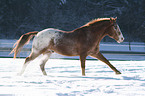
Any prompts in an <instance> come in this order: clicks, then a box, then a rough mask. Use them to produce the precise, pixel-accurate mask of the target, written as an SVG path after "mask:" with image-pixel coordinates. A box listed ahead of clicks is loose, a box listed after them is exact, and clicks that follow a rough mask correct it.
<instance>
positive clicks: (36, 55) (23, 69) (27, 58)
mask: <svg viewBox="0 0 145 96" xmlns="http://www.w3.org/2000/svg"><path fill="white" fill-rule="evenodd" d="M39 55H40V53H38V52H34V51H32V52H31V54H30V55H29V56H28V57H26V59H25V62H24V64H23V67H22V69H21V72H20V73H18V75H22V74H23V73H24V71H25V69H26V67H27V65H28V64H29V63H30V61H32V60H34V59H35V58H36V57H38V56H39Z"/></svg>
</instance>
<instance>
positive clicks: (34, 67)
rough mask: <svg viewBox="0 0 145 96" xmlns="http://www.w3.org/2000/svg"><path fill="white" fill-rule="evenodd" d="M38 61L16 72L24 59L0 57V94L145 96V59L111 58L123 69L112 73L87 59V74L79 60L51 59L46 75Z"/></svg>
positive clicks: (12, 95)
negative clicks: (23, 70) (82, 69)
mask: <svg viewBox="0 0 145 96" xmlns="http://www.w3.org/2000/svg"><path fill="white" fill-rule="evenodd" d="M38 61H39V58H37V59H36V60H34V61H33V62H32V63H31V64H29V65H28V67H27V69H26V71H25V73H24V74H23V75H22V76H17V75H16V74H17V73H18V72H19V71H20V69H21V67H22V65H23V63H24V59H12V58H0V66H1V67H0V96H145V75H144V72H145V61H117V60H116V61H110V62H111V63H112V64H113V65H114V66H115V67H116V68H117V69H118V70H120V71H121V72H122V74H121V75H115V73H114V72H113V71H112V70H111V69H110V68H108V66H107V65H105V64H104V63H102V62H101V61H97V60H87V61H86V76H81V69H80V61H79V60H67V59H50V60H49V61H48V62H47V64H46V68H45V69H46V72H47V74H48V76H43V75H42V72H41V71H40V68H39V64H38V63H37V62H38Z"/></svg>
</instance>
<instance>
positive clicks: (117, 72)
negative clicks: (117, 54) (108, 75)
mask: <svg viewBox="0 0 145 96" xmlns="http://www.w3.org/2000/svg"><path fill="white" fill-rule="evenodd" d="M90 56H92V57H95V58H98V59H99V60H101V61H102V62H104V63H106V64H107V65H108V66H109V67H110V68H111V69H112V70H113V71H114V72H115V73H116V74H121V72H119V71H118V70H117V69H116V68H115V67H114V66H113V65H112V64H111V63H110V62H109V61H108V60H107V59H106V58H105V57H104V56H103V55H102V54H101V53H100V52H99V53H98V54H91V55H90Z"/></svg>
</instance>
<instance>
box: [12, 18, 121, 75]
mask: <svg viewBox="0 0 145 96" xmlns="http://www.w3.org/2000/svg"><path fill="white" fill-rule="evenodd" d="M116 19H117V17H116V18H113V17H110V18H98V19H95V20H92V21H90V22H88V23H87V24H85V25H83V26H81V27H79V28H77V29H75V30H73V31H62V30H59V29H54V28H48V29H44V30H42V31H40V32H38V31H34V32H29V33H26V34H23V35H22V36H21V37H20V39H19V40H18V41H17V42H16V43H15V48H14V49H13V50H12V51H11V53H13V52H14V58H16V55H17V53H18V52H19V51H20V49H22V47H23V46H24V45H25V44H26V43H27V42H28V41H29V40H30V39H31V38H32V37H33V36H35V37H34V40H33V44H32V51H31V54H30V55H29V56H28V57H26V59H25V62H24V65H23V67H22V70H21V72H20V73H19V75H22V74H23V73H24V71H25V69H26V66H27V65H28V64H29V63H30V61H32V60H34V59H35V58H36V57H38V56H39V55H40V54H43V58H42V59H41V60H40V68H41V70H42V73H43V75H47V74H46V71H45V68H44V67H45V64H46V62H47V61H48V59H49V57H50V55H51V54H52V53H53V52H56V53H58V54H62V55H65V56H79V57H80V61H81V69H82V75H83V76H85V61H86V57H87V56H91V57H94V58H97V59H99V60H101V61H102V62H104V63H106V64H107V65H108V66H109V67H110V68H111V69H112V70H113V71H114V72H115V73H116V74H121V72H119V71H118V70H117V69H116V68H115V67H114V66H113V65H112V64H111V63H110V62H109V61H108V60H107V59H106V58H105V57H104V56H103V55H102V54H101V53H100V51H99V44H100V41H101V40H102V39H103V37H105V36H106V35H108V36H109V37H111V38H113V39H115V40H116V41H117V42H118V43H121V42H123V40H124V37H123V35H122V33H121V30H120V28H119V26H118V24H117V23H116Z"/></svg>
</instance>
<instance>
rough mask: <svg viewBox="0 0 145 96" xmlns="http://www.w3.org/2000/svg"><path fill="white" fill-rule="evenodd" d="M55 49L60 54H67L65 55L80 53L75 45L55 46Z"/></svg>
mask: <svg viewBox="0 0 145 96" xmlns="http://www.w3.org/2000/svg"><path fill="white" fill-rule="evenodd" d="M52 50H53V51H55V52H56V53H58V54H61V55H65V56H77V55H78V51H77V48H75V47H73V46H68V45H67V46H65V45H62V46H55V47H54V48H53V49H52Z"/></svg>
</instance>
